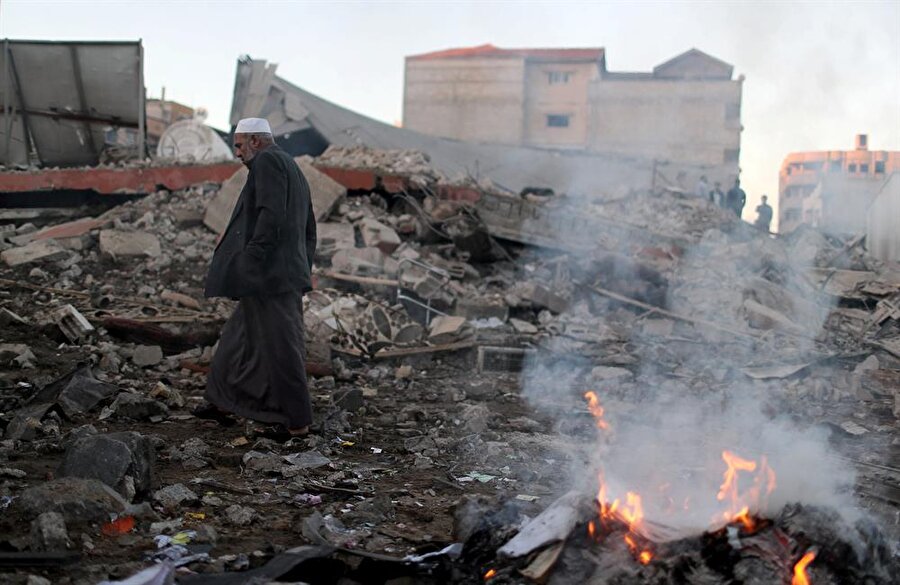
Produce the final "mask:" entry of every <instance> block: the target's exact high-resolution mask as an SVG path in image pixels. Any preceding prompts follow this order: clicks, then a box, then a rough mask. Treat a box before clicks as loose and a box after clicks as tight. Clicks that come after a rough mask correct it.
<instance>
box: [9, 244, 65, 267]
mask: <svg viewBox="0 0 900 585" xmlns="http://www.w3.org/2000/svg"><path fill="white" fill-rule="evenodd" d="M68 255H69V251H68V250H66V249H65V248H63V247H62V246H60V245H59V243H58V242H57V241H56V240H38V241H35V242H31V243H30V244H27V245H25V246H22V247H20V248H10V249H9V250H4V251H3V252H0V257H2V258H3V261H4V262H5V263H6V265H7V266H21V265H22V264H31V263H32V262H52V261H54V260H60V259H62V258H65V257H66V256H68Z"/></svg>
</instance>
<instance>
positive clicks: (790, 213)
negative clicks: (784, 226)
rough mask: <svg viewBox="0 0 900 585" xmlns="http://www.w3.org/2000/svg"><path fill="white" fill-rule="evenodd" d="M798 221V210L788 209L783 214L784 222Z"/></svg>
mask: <svg viewBox="0 0 900 585" xmlns="http://www.w3.org/2000/svg"><path fill="white" fill-rule="evenodd" d="M798 219H800V210H799V209H788V210H787V211H785V212H784V220H785V221H796V220H798Z"/></svg>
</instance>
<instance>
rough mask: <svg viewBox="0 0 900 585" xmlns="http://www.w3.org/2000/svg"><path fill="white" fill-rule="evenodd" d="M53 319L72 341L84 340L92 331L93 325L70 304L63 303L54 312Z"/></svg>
mask: <svg viewBox="0 0 900 585" xmlns="http://www.w3.org/2000/svg"><path fill="white" fill-rule="evenodd" d="M53 320H54V321H55V322H56V324H57V326H58V327H59V328H60V330H61V331H62V332H63V334H64V335H65V336H66V338H68V340H69V341H71V342H73V343H78V342H79V341H83V340H86V339H87V338H89V337H90V336H91V335H92V334H93V333H94V326H93V325H91V323H90V321H88V320H87V319H85V318H84V315H82V314H81V313H79V312H78V309H76V308H75V307H73V306H72V305H63V306H62V307H60V308H59V309H58V310H57V311H56V312H55V313H54V314H53Z"/></svg>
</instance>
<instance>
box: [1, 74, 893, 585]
mask: <svg viewBox="0 0 900 585" xmlns="http://www.w3.org/2000/svg"><path fill="white" fill-rule="evenodd" d="M260 88H261V89H260ZM254 104H256V105H254ZM263 104H268V105H267V106H266V108H263ZM256 114H262V115H265V116H268V117H269V119H270V122H272V125H273V127H274V128H276V133H278V134H279V141H281V142H283V143H285V144H287V145H294V146H295V147H296V148H297V149H298V150H300V152H297V150H295V151H294V152H295V153H296V154H303V153H302V149H303V148H307V147H309V146H310V145H313V144H317V145H318V146H317V152H314V153H313V154H316V155H317V156H298V158H297V159H296V161H297V164H298V165H300V168H301V169H302V170H303V172H304V174H305V175H306V177H307V179H308V180H309V183H310V187H311V190H312V194H313V205H314V209H315V212H316V219H317V223H318V231H319V246H318V248H317V254H316V259H315V264H316V267H315V279H316V286H315V290H314V291H313V292H311V293H309V294H308V295H306V297H305V299H304V320H305V324H306V336H307V339H306V342H307V348H308V353H309V359H308V363H307V367H308V371H309V374H310V376H311V394H312V397H313V406H314V411H315V414H314V431H315V432H314V434H313V435H311V436H310V437H308V438H304V439H292V440H291V441H289V442H287V443H283V444H281V443H275V442H273V441H271V440H267V439H256V438H253V437H251V436H247V434H246V433H245V429H244V428H243V426H241V425H238V426H234V427H227V428H222V427H218V426H208V423H204V422H202V421H200V420H198V419H196V418H194V417H193V416H192V415H191V414H190V413H191V409H192V408H193V407H194V406H196V405H197V404H199V402H200V400H201V396H202V392H203V388H204V386H205V379H206V377H205V373H206V372H207V370H208V367H209V363H210V359H211V357H212V355H213V353H214V352H215V345H216V341H217V338H218V335H219V331H220V329H221V326H222V324H223V323H224V321H225V319H226V318H227V316H228V315H229V314H230V312H231V309H232V307H233V301H229V300H225V299H203V298H202V290H203V280H204V277H205V273H206V267H207V264H208V261H209V259H210V257H211V255H212V252H213V249H214V246H215V242H216V238H217V236H218V234H219V232H220V231H221V230H222V228H223V226H224V224H225V223H226V222H227V218H228V216H229V213H230V210H231V206H232V205H233V204H234V201H235V200H236V198H237V196H238V194H239V190H240V188H241V185H242V183H243V180H244V179H243V176H245V174H246V171H245V170H244V169H242V168H239V167H238V166H237V165H233V164H232V165H230V166H223V165H218V166H216V165H210V166H209V169H212V170H210V171H209V173H212V174H207V175H204V177H205V178H202V179H197V178H194V179H193V180H192V179H191V177H199V176H201V175H200V174H196V175H192V174H190V173H199V172H200V171H197V170H196V169H195V170H190V171H189V169H191V167H185V168H183V169H181V171H179V172H178V173H175V172H174V171H166V173H167V174H165V175H164V176H166V177H167V180H170V181H172V185H175V184H177V185H179V186H178V187H173V186H171V185H170V186H169V187H168V188H164V189H155V188H154V189H147V188H146V186H142V184H141V183H138V182H136V183H133V184H134V185H138V186H141V188H142V189H144V192H148V191H149V193H148V194H147V195H146V196H142V197H137V196H135V197H132V198H131V200H129V201H127V202H125V203H122V204H120V205H116V206H111V207H108V208H107V209H101V210H98V211H97V212H85V215H84V216H82V217H74V218H73V217H69V218H67V219H68V220H67V221H61V220H60V219H59V218H58V217H56V218H54V217H53V216H50V215H49V214H47V215H45V214H35V215H33V216H29V219H28V221H25V220H24V219H22V218H23V217H24V215H22V214H19V215H18V216H17V217H19V219H18V220H17V221H11V220H6V221H4V222H2V225H0V234H2V244H0V248H2V251H0V261H2V266H3V271H2V276H0V278H2V280H0V321H2V331H3V338H2V340H0V359H2V360H3V368H2V370H0V377H2V383H0V392H2V394H0V405H2V407H0V426H2V427H3V437H2V440H0V524H2V528H0V534H2V535H3V536H2V537H0V540H2V543H3V550H2V551H0V564H2V568H0V571H3V572H4V576H5V577H6V576H8V577H9V579H10V581H11V582H17V583H30V584H32V585H37V584H39V583H50V582H52V583H72V584H82V583H84V584H87V583H92V584H93V583H97V582H106V581H107V580H109V581H113V582H115V581H116V580H123V579H129V580H128V581H127V582H128V583H130V584H149V583H173V582H177V583H182V584H194V585H197V584H213V585H214V584H225V583H269V582H311V583H342V584H352V583H394V584H396V583H448V582H449V583H485V582H487V583H492V584H509V583H529V582H539V583H551V584H568V583H596V584H625V583H628V584H633V583H709V584H725V583H743V584H746V585H751V584H752V585H763V584H766V585H770V584H772V583H792V584H793V585H801V584H804V583H807V584H808V583H813V584H815V585H823V584H835V585H836V584H838V583H840V584H845V583H847V584H855V583H860V584H862V583H867V584H882V583H883V584H887V583H891V582H892V579H893V578H894V577H893V576H894V575H896V574H898V571H900V567H898V561H897V550H896V542H897V536H898V534H900V532H898V526H897V523H896V518H897V509H898V505H900V492H898V489H897V482H898V479H900V465H898V462H897V458H896V454H895V451H896V444H895V443H896V428H897V424H898V423H897V419H898V418H900V392H898V388H900V269H898V267H897V265H896V264H890V263H885V262H882V261H878V260H875V259H873V258H872V257H870V256H869V255H867V254H866V252H865V250H864V249H863V248H862V247H861V246H860V240H859V239H850V240H842V239H837V238H834V237H831V236H827V235H824V234H822V233H820V232H818V231H816V230H815V229H800V230H797V231H795V232H794V233H792V234H791V235H790V236H787V237H779V238H774V237H771V236H770V235H769V234H766V233H763V232H760V231H758V230H756V229H754V228H752V227H751V226H749V225H748V224H745V223H743V222H741V221H740V220H739V219H738V218H736V217H735V216H734V215H733V214H731V213H728V212H726V211H723V210H722V209H720V208H719V207H717V206H715V205H713V204H711V203H709V202H708V201H706V200H704V199H700V198H696V197H693V196H691V195H690V194H688V193H687V192H686V191H685V190H684V189H682V188H679V186H678V185H677V184H675V183H674V182H668V181H662V180H658V175H659V169H657V170H656V171H657V172H654V169H653V168H652V166H642V164H638V163H636V162H635V161H631V160H627V159H618V158H615V157H593V156H592V157H581V156H580V155H579V156H574V157H569V156H568V155H559V156H555V155H554V156H553V157H552V159H550V158H548V159H547V160H544V159H541V158H540V157H539V156H538V154H536V153H535V152H532V151H528V150H527V149H515V148H511V147H488V146H484V145H465V144H462V143H457V142H454V141H443V140H441V139H435V138H429V137H424V136H422V135H419V134H416V133H413V132H410V131H407V130H400V129H392V130H391V131H388V130H387V128H385V127H381V126H379V125H377V123H375V122H374V121H367V119H365V118H362V117H360V116H356V115H355V114H352V113H350V112H347V111H346V110H342V109H340V108H338V107H337V106H334V105H332V104H329V103H328V102H325V101H324V100H321V99H320V98H316V97H315V96H312V95H311V94H308V93H306V92H303V91H302V90H300V89H299V88H296V87H294V86H290V85H289V84H287V82H284V81H283V80H280V79H278V78H276V77H274V70H273V69H272V68H271V67H266V66H265V64H264V63H260V62H248V61H244V62H242V64H241V66H240V67H239V71H238V82H237V87H236V100H235V115H236V116H238V117H240V116H245V115H256ZM279 115H282V117H281V118H279V117H278V116H279ZM354 116H355V117H354ZM279 129H280V130H279ZM326 147H327V148H326ZM376 147H377V148H376ZM392 147H393V148H392ZM419 147H421V148H419ZM428 147H433V150H432V149H430V148H428ZM323 149H324V150H323ZM512 154H516V155H520V156H521V157H522V158H521V159H520V160H518V161H516V160H515V159H514V158H509V159H508V158H506V157H507V155H512ZM503 161H507V162H503ZM523 161H524V162H523ZM582 161H583V163H584V164H583V166H580V165H582ZM531 163H534V164H531ZM542 165H545V166H542ZM595 165H597V166H595ZM199 168H203V167H199ZM476 169H477V172H476ZM517 169H518V171H519V172H520V173H521V174H517ZM591 169H593V170H594V171H596V172H593V173H592V172H588V171H590V170H591ZM125 170H127V169H121V170H120V171H123V172H124V171H125ZM226 170H227V171H228V172H227V173H226V172H225V171H226ZM151 171H152V172H157V171H158V169H157V170H156V171H154V169H153V168H148V169H146V173H150V172H151ZM182 171H183V172H182ZM460 171H471V172H464V173H460ZM545 171H546V175H545V174H544V172H545ZM579 171H584V172H585V174H584V175H581V176H578V173H579ZM48 172H51V171H48ZM59 172H61V171H52V173H59ZM71 172H72V173H75V172H76V171H75V170H73V171H71ZM80 172H81V173H82V174H83V175H84V176H85V177H95V178H96V177H97V176H100V175H97V174H95V173H96V172H97V171H96V170H93V169H87V170H82V171H80ZM110 172H111V171H110ZM142 172H145V171H144V170H142ZM159 172H161V171H159ZM6 174H7V175H14V178H16V180H19V178H20V175H21V174H22V173H6ZM35 175H40V173H35ZM53 176H59V175H53ZM103 176H104V177H105V180H107V181H108V180H111V179H109V177H108V176H107V175H103ZM160 176H162V175H160ZM210 177H216V178H214V179H211V178H210ZM567 177H568V178H567ZM7 179H8V177H2V176H0V184H2V182H3V181H4V180H7ZM541 179H546V180H541ZM33 180H35V181H39V180H47V179H46V178H44V179H33ZM68 180H71V181H74V180H76V179H74V178H73V176H71V175H70V176H69V178H68ZM84 180H90V179H84ZM142 180H145V179H142ZM573 185H577V186H578V188H577V189H575V188H574V187H573V188H571V189H570V188H569V187H572V186H573ZM104 188H105V189H106V188H108V186H107V187H104ZM12 211H14V210H12ZM48 217H49V219H48Z"/></svg>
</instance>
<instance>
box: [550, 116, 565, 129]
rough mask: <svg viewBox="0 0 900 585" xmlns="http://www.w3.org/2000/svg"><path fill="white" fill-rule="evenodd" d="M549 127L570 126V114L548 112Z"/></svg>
mask: <svg viewBox="0 0 900 585" xmlns="http://www.w3.org/2000/svg"><path fill="white" fill-rule="evenodd" d="M547 127H548V128H568V127H569V115H568V114H547Z"/></svg>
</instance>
